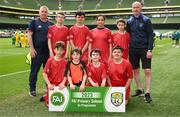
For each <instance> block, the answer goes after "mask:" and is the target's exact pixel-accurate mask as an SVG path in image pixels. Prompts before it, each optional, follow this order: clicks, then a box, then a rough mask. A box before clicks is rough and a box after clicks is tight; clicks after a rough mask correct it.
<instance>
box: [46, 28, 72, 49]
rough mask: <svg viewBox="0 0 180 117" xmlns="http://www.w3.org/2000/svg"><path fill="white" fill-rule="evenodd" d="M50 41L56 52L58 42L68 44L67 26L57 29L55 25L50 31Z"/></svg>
mask: <svg viewBox="0 0 180 117" xmlns="http://www.w3.org/2000/svg"><path fill="white" fill-rule="evenodd" d="M48 39H51V45H52V49H53V50H54V48H55V44H56V42H57V41H62V42H64V43H65V46H66V44H67V41H68V40H69V29H68V28H67V27H66V26H62V27H57V26H56V25H53V26H51V27H49V29H48Z"/></svg>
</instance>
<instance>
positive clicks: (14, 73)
mask: <svg viewBox="0 0 180 117" xmlns="http://www.w3.org/2000/svg"><path fill="white" fill-rule="evenodd" d="M28 71H30V70H24V71H19V72H13V73H9V74H4V75H0V78H1V77H6V76H11V75H16V74H21V73H25V72H28Z"/></svg>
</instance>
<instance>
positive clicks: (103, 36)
mask: <svg viewBox="0 0 180 117" xmlns="http://www.w3.org/2000/svg"><path fill="white" fill-rule="evenodd" d="M91 32H92V49H93V48H97V49H100V51H101V60H102V62H105V63H107V61H108V59H109V43H111V41H112V39H111V38H112V36H111V31H110V30H109V29H108V28H103V29H98V28H95V29H93V30H92V31H91Z"/></svg>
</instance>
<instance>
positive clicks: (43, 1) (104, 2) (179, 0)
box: [0, 0, 180, 10]
mask: <svg viewBox="0 0 180 117" xmlns="http://www.w3.org/2000/svg"><path fill="white" fill-rule="evenodd" d="M59 1H61V2H60V3H61V7H62V10H77V9H78V7H79V5H82V8H83V10H93V9H95V7H96V5H97V4H98V3H99V2H101V3H100V4H99V5H100V6H99V7H98V9H115V8H117V4H118V3H119V2H120V1H122V3H121V5H120V6H119V8H129V7H131V4H132V3H133V2H134V1H135V0H111V1H110V0H79V1H72V0H70V1H68V0H67V1H66V0H1V1H0V5H5V6H13V7H20V8H28V9H38V8H39V6H40V5H47V6H48V7H49V8H50V9H51V10H57V9H58V6H59ZM139 1H141V0H139ZM164 1H165V0H144V6H145V7H150V6H164V5H165V3H164ZM81 3H83V4H81ZM169 5H180V0H170V2H169Z"/></svg>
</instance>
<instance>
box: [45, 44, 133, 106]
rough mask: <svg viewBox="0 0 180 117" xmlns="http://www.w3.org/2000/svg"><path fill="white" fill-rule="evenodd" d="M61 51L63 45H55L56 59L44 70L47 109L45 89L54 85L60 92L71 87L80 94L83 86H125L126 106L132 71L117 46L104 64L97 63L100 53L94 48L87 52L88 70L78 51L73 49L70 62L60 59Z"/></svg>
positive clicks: (51, 58)
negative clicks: (89, 59)
mask: <svg viewBox="0 0 180 117" xmlns="http://www.w3.org/2000/svg"><path fill="white" fill-rule="evenodd" d="M64 49H65V45H64V43H63V42H57V43H56V45H55V50H54V52H55V56H54V57H50V58H49V59H48V61H47V63H46V66H45V68H44V70H43V77H44V79H45V81H46V84H47V91H46V95H45V97H44V99H45V103H46V106H48V104H49V103H48V90H52V89H53V87H54V86H59V88H60V89H63V88H64V87H65V86H70V89H71V90H74V89H75V87H79V91H83V90H84V89H85V86H93V87H104V86H110V87H111V86H112V87H125V90H126V95H125V98H126V104H127V103H128V98H129V95H130V83H131V80H132V78H133V71H132V66H131V64H130V63H129V61H128V60H125V59H123V58H122V55H123V50H122V48H121V47H120V46H115V47H114V48H113V49H112V59H111V60H109V62H108V64H107V65H106V64H104V63H102V62H100V59H101V52H100V51H99V50H98V49H93V50H92V51H91V53H90V57H91V63H89V64H87V67H86V63H85V62H84V61H82V60H81V59H80V58H81V50H80V49H78V48H76V49H73V50H72V52H71V57H72V60H71V61H69V62H67V61H66V60H65V59H64V58H63V53H64ZM86 68H87V69H86ZM67 80H68V82H67Z"/></svg>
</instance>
